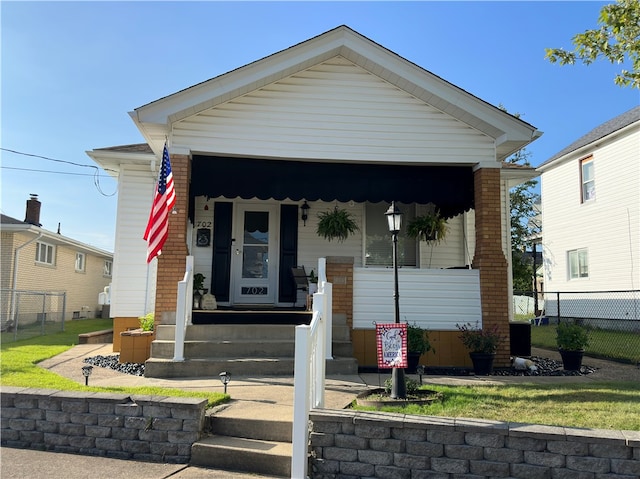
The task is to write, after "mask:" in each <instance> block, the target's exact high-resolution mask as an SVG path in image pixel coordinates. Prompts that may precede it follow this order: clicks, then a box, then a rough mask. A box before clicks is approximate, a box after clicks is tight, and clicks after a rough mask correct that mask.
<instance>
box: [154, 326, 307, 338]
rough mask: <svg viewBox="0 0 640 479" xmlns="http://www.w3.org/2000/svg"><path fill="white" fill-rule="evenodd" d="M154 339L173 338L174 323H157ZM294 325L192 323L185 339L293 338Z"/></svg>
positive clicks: (188, 327)
mask: <svg viewBox="0 0 640 479" xmlns="http://www.w3.org/2000/svg"><path fill="white" fill-rule="evenodd" d="M155 331H156V339H161V340H167V341H173V340H175V326H174V325H163V324H161V325H158V326H156V328H155ZM295 334H296V332H295V326H292V325H287V324H264V325H262V324H243V325H224V324H215V325H212V324H193V325H189V326H187V332H186V336H185V340H186V341H232V340H235V339H247V340H248V339H254V340H262V339H263V338H269V339H283V340H294V339H295Z"/></svg>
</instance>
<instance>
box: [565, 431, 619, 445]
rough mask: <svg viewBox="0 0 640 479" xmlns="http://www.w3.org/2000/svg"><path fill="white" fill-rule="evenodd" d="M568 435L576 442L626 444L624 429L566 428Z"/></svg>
mask: <svg viewBox="0 0 640 479" xmlns="http://www.w3.org/2000/svg"><path fill="white" fill-rule="evenodd" d="M564 430H565V432H566V434H567V437H570V438H571V440H573V441H576V442H589V443H598V444H626V439H625V437H624V435H623V434H622V431H618V430H609V429H578V428H571V427H566V428H564Z"/></svg>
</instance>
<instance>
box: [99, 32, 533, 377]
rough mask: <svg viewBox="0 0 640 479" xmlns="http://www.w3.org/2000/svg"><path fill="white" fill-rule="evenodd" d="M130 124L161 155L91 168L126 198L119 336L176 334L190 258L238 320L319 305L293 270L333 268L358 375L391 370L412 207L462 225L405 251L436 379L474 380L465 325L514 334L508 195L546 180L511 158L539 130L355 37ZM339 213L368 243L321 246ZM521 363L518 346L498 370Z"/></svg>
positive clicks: (141, 150) (405, 296) (148, 111)
mask: <svg viewBox="0 0 640 479" xmlns="http://www.w3.org/2000/svg"><path fill="white" fill-rule="evenodd" d="M130 116H131V118H132V119H133V121H134V122H135V124H136V125H137V126H138V128H139V129H140V132H141V134H142V135H143V137H144V138H145V140H146V142H147V143H146V144H141V145H128V146H123V147H113V148H101V149H95V150H92V151H89V152H87V153H88V155H89V156H90V157H91V158H92V159H93V160H94V161H96V163H98V164H99V165H100V166H102V167H103V168H104V169H105V170H107V171H110V172H114V173H113V174H114V176H115V175H117V178H118V182H119V198H118V209H117V223H116V243H115V245H116V246H115V250H116V262H115V265H114V266H115V267H114V280H113V285H112V290H111V294H112V301H111V313H112V316H114V318H115V321H116V323H118V322H119V323H120V324H121V325H124V324H126V323H127V322H129V324H131V325H133V324H135V322H136V318H137V317H138V316H141V315H142V314H144V313H145V312H148V311H155V316H156V321H157V322H159V323H165V324H167V323H170V322H171V321H172V317H175V311H176V290H177V282H178V281H179V280H181V279H182V278H183V275H184V270H185V257H186V256H187V255H192V256H194V260H195V272H199V273H202V274H204V275H205V277H206V279H205V287H206V288H208V289H209V290H210V291H211V292H212V293H213V294H214V295H215V296H216V299H217V303H218V305H219V306H220V307H226V308H230V309H233V308H239V307H247V306H248V305H253V306H254V307H255V306H259V307H265V306H271V307H273V308H278V307H279V308H287V307H288V308H291V307H292V305H296V304H297V305H301V304H304V298H301V297H300V296H299V294H300V293H299V292H298V291H297V290H296V286H295V283H294V281H293V278H292V275H291V268H292V267H294V266H304V267H305V268H306V271H307V272H310V271H311V270H312V269H313V270H316V272H317V265H318V259H319V258H322V257H324V258H327V275H328V280H329V282H331V283H333V291H334V303H333V312H334V317H335V316H337V315H343V316H344V317H346V322H347V325H348V326H349V328H350V338H351V340H352V341H353V348H354V354H355V356H356V358H357V359H358V361H359V364H360V365H369V366H370V365H375V363H376V344H375V334H374V331H375V323H381V322H383V323H384V322H393V318H394V316H393V311H394V307H393V299H392V294H393V279H392V277H393V274H392V272H391V271H392V270H391V269H390V266H391V235H390V234H389V232H388V230H387V226H386V219H385V217H384V212H385V210H386V209H387V208H388V207H389V203H390V202H391V201H392V200H395V201H397V202H399V205H400V207H401V209H402V210H403V212H404V215H405V219H404V221H405V224H406V222H407V221H408V220H409V219H410V218H411V217H412V216H415V215H418V214H420V213H421V212H423V211H427V210H429V209H434V208H435V209H437V210H439V211H440V213H441V214H442V215H444V216H445V217H446V218H449V224H448V227H449V232H448V235H447V237H446V240H445V241H444V242H442V243H441V244H438V245H432V244H428V243H425V242H420V243H417V242H415V241H412V240H410V239H408V238H406V235H405V234H404V232H401V235H400V246H401V253H400V261H401V263H402V265H401V266H402V268H401V271H400V295H399V297H400V314H401V317H402V321H408V322H410V323H414V322H416V323H418V324H420V325H421V326H423V327H426V328H428V329H429V330H430V331H431V338H432V342H433V343H434V344H435V348H436V352H437V354H436V355H435V356H432V355H430V356H429V358H428V363H429V364H442V365H461V364H468V361H469V360H468V356H467V354H466V351H465V350H464V349H462V346H461V342H460V340H459V338H458V330H457V328H456V324H458V323H465V322H472V323H475V322H476V321H478V322H479V324H482V323H484V324H485V325H493V324H497V325H498V326H499V328H501V329H502V331H503V332H504V333H505V334H508V330H509V325H508V321H509V319H510V317H511V316H512V311H511V310H512V305H511V283H510V281H511V272H510V263H509V261H510V254H511V253H510V252H511V247H510V239H509V228H508V226H507V225H508V224H509V206H508V191H509V188H510V187H511V186H513V185H515V184H517V183H520V182H523V181H526V180H528V179H531V178H532V177H535V176H536V175H535V172H534V171H533V170H532V169H531V168H526V167H521V166H518V165H507V164H504V160H505V159H506V158H507V157H509V156H510V155H511V154H513V153H514V152H516V151H518V150H519V149H521V148H522V147H524V146H525V145H527V144H529V143H530V142H532V141H533V140H535V139H536V138H537V137H539V136H540V134H541V133H540V132H539V131H538V130H537V129H536V128H535V127H533V126H531V125H529V124H528V123H526V122H524V121H522V120H520V119H518V118H516V117H514V116H512V115H509V114H508V113H506V112H504V111H502V110H501V109H500V108H497V107H495V106H493V105H490V104H488V103H486V102H484V101H482V100H481V99H479V98H477V97H475V96H473V95H471V94H470V93H468V92H466V91H464V90H462V89H460V88H458V87H456V86H455V85H452V84H451V83H448V82H446V81H445V80H443V79H442V78H440V77H438V76H436V75H434V74H432V73H430V72H428V71H426V70H424V69H422V68H420V67H419V66H417V65H415V64H413V63H411V62H409V61H407V60H405V59H404V58H401V57H400V56H398V55H396V54H395V53H393V52H391V51H389V50H387V49H385V48H383V47H382V46H381V45H378V44H376V43H375V42H373V41H371V40H369V39H368V38H365V37H363V36H361V35H360V34H358V33H357V32H355V31H353V30H351V29H350V28H348V27H346V26H341V27H338V28H336V29H333V30H331V31H329V32H326V33H324V34H322V35H320V36H317V37H315V38H312V39H310V40H308V41H305V42H303V43H300V44H298V45H295V46H293V47H291V48H289V49H286V50H284V51H281V52H279V53H275V54H273V55H271V56H269V57H266V58H263V59H262V60H259V61H256V62H253V63H251V64H249V65H246V66H244V67H241V68H238V69H236V70H233V71H231V72H229V73H226V74H224V75H221V76H219V77H216V78H213V79H211V80H208V81H205V82H202V83H200V84H197V85H195V86H192V87H190V88H186V89H184V90H181V91H179V92H177V93H175V94H172V95H168V96H166V97H164V98H161V99H159V100H157V101H154V102H151V103H148V104H147V105H145V106H142V107H140V108H137V109H135V110H134V111H133V112H131V113H130ZM165 141H167V143H168V145H169V150H170V154H171V164H172V170H173V178H174V184H175V188H176V195H177V203H176V207H175V210H174V211H173V214H172V215H170V223H169V239H168V241H167V243H166V245H165V247H164V248H163V250H162V255H161V256H160V257H159V258H158V260H157V261H155V260H154V261H152V263H151V264H150V265H149V266H147V264H146V262H145V258H146V244H145V242H144V241H143V240H142V236H143V232H144V229H145V225H146V222H147V218H148V215H149V209H150V206H151V199H152V196H153V189H154V183H155V181H156V179H157V175H158V173H157V172H158V167H159V164H160V159H161V157H162V149H163V145H164V143H165ZM305 204H306V205H307V206H309V207H310V209H309V210H304V211H306V212H307V213H308V218H307V219H306V220H303V219H302V218H301V215H302V213H303V210H302V209H301V207H302V206H303V205H305ZM334 207H338V208H344V209H346V210H347V211H349V212H350V213H351V214H352V215H353V217H354V218H355V219H356V221H357V223H358V225H359V228H360V229H359V231H357V232H356V233H355V234H354V235H352V236H350V237H349V238H348V239H347V240H346V241H344V242H343V243H340V242H335V241H333V242H328V241H326V240H324V239H323V238H320V237H319V236H318V235H317V234H316V225H317V221H318V218H317V214H318V213H320V212H324V211H331V210H333V209H334ZM258 231H260V232H261V234H257V233H256V232H258ZM258 250H259V252H260V257H261V258H262V260H261V261H259V262H258V263H254V264H251V265H250V264H248V259H249V258H250V257H253V258H254V259H255V258H256V257H257V255H256V254H255V253H256V252H258ZM267 258H268V259H267ZM243 259H244V262H243ZM301 299H302V301H301ZM200 317H202V314H200ZM195 322H196V314H195V313H194V323H195ZM122 327H125V326H122ZM116 329H117V327H116ZM265 339H268V338H265ZM508 362H509V345H508V343H507V344H505V345H503V347H502V349H501V350H500V352H499V355H498V357H497V363H496V364H499V365H507V364H508Z"/></svg>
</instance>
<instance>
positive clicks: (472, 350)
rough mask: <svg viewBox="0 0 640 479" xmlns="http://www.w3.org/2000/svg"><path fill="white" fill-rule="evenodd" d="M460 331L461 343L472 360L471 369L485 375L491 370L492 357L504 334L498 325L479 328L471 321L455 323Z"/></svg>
mask: <svg viewBox="0 0 640 479" xmlns="http://www.w3.org/2000/svg"><path fill="white" fill-rule="evenodd" d="M456 327H457V328H458V330H459V331H460V336H459V337H460V339H461V340H462V344H464V346H465V347H466V348H467V349H468V350H469V357H471V361H472V362H473V371H474V372H475V374H477V375H483V376H486V375H487V374H491V371H492V370H493V358H494V357H495V355H496V351H497V350H498V347H499V346H500V344H501V343H502V341H504V340H505V336H503V335H502V334H501V333H500V330H499V328H498V325H497V324H496V325H494V326H493V327H487V328H484V329H482V328H479V327H478V323H477V322H476V324H475V326H474V325H472V324H471V323H467V324H463V325H462V326H461V325H459V324H456Z"/></svg>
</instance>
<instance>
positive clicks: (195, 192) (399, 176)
mask: <svg viewBox="0 0 640 479" xmlns="http://www.w3.org/2000/svg"><path fill="white" fill-rule="evenodd" d="M190 191H191V197H192V198H193V197H196V196H202V195H204V196H208V197H218V196H224V197H225V198H235V197H241V198H245V199H249V198H254V197H257V198H260V199H263V200H266V199H269V198H273V199H276V200H284V199H286V198H290V199H291V200H294V201H300V200H303V199H305V200H308V201H316V200H322V201H327V202H330V201H336V200H337V201H341V202H347V201H355V202H365V201H370V202H372V203H378V202H380V201H384V202H387V203H390V202H391V201H394V200H395V201H399V202H401V203H418V204H428V203H434V204H435V205H436V206H437V208H438V209H439V210H440V214H441V215H443V216H445V217H447V218H451V217H453V216H456V215H457V214H460V213H462V212H464V211H467V210H469V209H471V208H473V198H474V194H473V171H472V168H471V167H470V166H466V167H463V166H424V165H420V166H413V165H377V164H361V163H320V162H310V161H284V160H282V161H281V160H265V159H250V158H225V157H217V156H202V155H194V156H193V163H192V166H191V187H190Z"/></svg>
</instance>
